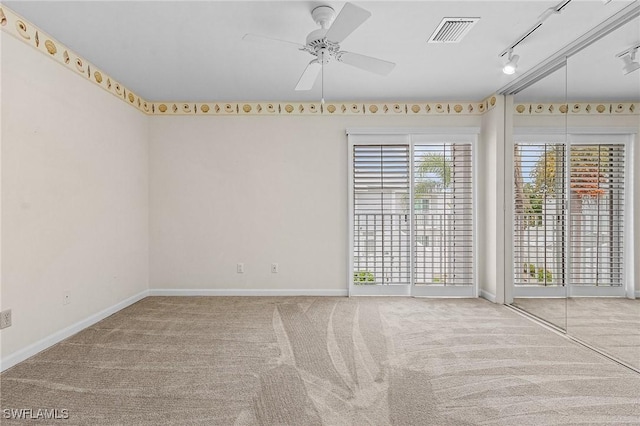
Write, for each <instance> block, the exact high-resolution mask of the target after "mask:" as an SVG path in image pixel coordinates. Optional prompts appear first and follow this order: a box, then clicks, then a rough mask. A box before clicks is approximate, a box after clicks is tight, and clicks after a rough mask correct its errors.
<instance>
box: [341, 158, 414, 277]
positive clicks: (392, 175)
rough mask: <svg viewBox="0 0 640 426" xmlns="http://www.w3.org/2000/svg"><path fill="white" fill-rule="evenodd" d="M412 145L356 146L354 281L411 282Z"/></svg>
mask: <svg viewBox="0 0 640 426" xmlns="http://www.w3.org/2000/svg"><path fill="white" fill-rule="evenodd" d="M410 182H411V181H410V150H409V146H408V145H355V146H354V147H353V200H354V209H353V224H354V226H353V232H354V235H353V250H354V252H353V262H354V264H353V280H354V281H353V282H354V285H370V284H384V285H386V284H409V283H410V281H411V274H410V270H411V261H410V259H411V257H410V256H411V239H410V222H409V213H410V210H409V196H410Z"/></svg>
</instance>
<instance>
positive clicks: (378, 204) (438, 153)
mask: <svg viewBox="0 0 640 426" xmlns="http://www.w3.org/2000/svg"><path fill="white" fill-rule="evenodd" d="M473 140H475V136H473V135H459V136H454V135H439V136H435V135H387V136H384V135H356V136H354V135H350V137H349V141H350V147H349V150H350V167H349V169H350V188H349V191H350V200H349V201H350V213H349V215H350V236H349V244H350V252H351V262H350V272H349V279H350V294H354V295H358V294H361V295H366V294H371V295H414V296H474V295H475V278H474V271H475V268H474V213H473V212H474V210H473V202H474V196H473V195H474V187H473V181H474V180H473V156H472V151H473V149H472V147H473V144H472V141H473Z"/></svg>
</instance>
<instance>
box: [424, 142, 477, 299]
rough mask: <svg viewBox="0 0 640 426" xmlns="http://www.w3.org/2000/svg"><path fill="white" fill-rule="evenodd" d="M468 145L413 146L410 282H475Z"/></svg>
mask: <svg viewBox="0 0 640 426" xmlns="http://www.w3.org/2000/svg"><path fill="white" fill-rule="evenodd" d="M471 152H472V150H471V144H469V143H438V144H428V145H415V146H414V170H413V194H414V209H413V215H414V227H413V229H414V235H415V238H414V282H415V284H416V285H445V286H448V285H456V286H465V285H466V286H471V285H473V270H474V268H473V182H472V176H473V173H472V164H473V162H472V157H471Z"/></svg>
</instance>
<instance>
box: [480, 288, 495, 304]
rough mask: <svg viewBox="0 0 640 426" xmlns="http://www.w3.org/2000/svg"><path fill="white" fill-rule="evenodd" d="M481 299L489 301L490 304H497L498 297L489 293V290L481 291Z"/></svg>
mask: <svg viewBox="0 0 640 426" xmlns="http://www.w3.org/2000/svg"><path fill="white" fill-rule="evenodd" d="M480 297H482V298H483V299H487V300H488V301H489V302H493V303H496V295H495V294H493V293H489V292H488V291H487V290H482V289H480Z"/></svg>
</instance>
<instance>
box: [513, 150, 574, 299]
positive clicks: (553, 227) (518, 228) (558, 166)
mask: <svg viewBox="0 0 640 426" xmlns="http://www.w3.org/2000/svg"><path fill="white" fill-rule="evenodd" d="M565 163H566V162H565V146H564V144H558V143H516V144H515V147H514V176H515V182H514V202H515V205H514V232H513V238H514V244H513V259H514V279H515V285H530V286H544V287H548V286H563V285H564V283H565V270H566V265H565V262H566V260H565V251H566V247H565V246H566V238H567V222H566V217H565V199H566V195H565V180H566V179H565V170H566V169H565Z"/></svg>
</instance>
